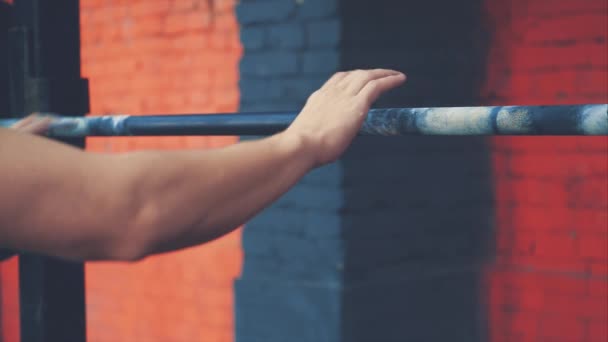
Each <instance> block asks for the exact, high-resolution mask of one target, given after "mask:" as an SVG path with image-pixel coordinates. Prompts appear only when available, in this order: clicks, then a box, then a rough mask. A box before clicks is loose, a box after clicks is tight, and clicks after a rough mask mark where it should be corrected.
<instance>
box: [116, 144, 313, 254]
mask: <svg viewBox="0 0 608 342" xmlns="http://www.w3.org/2000/svg"><path fill="white" fill-rule="evenodd" d="M308 152H309V151H307V146H306V144H305V143H304V142H303V141H302V140H301V139H300V138H297V137H294V136H285V135H284V134H279V135H275V136H273V137H270V138H267V139H262V140H258V141H252V142H245V143H240V144H236V145H233V146H230V147H227V148H223V149H217V150H209V151H189V152H167V153H141V154H138V155H133V156H131V159H130V160H131V163H132V164H131V165H132V167H131V170H130V172H129V173H130V174H131V177H134V180H133V182H134V183H135V184H137V186H136V189H137V190H136V191H135V192H134V194H133V196H134V198H133V201H139V202H140V203H141V204H142V205H141V207H140V214H139V216H140V218H139V219H138V220H136V221H137V222H140V224H138V225H135V226H134V227H133V228H132V229H134V231H133V230H132V231H131V232H130V237H129V239H125V241H129V243H131V244H137V245H138V246H139V247H138V248H136V249H138V251H135V252H134V253H135V254H138V255H140V256H141V255H147V254H151V253H158V252H162V251H168V250H174V249H178V248H182V247H187V246H192V245H196V244H200V243H202V242H206V241H210V240H212V239H214V238H217V237H219V236H221V235H224V234H226V233H228V232H230V231H232V230H233V229H235V228H236V227H238V226H239V225H241V224H243V223H245V222H246V221H247V220H248V219H249V218H251V217H252V216H253V215H255V214H256V213H258V212H259V211H260V210H262V209H263V208H264V207H266V206H267V205H269V204H270V203H271V202H273V201H274V200H276V199H277V198H278V197H279V196H280V195H281V194H283V193H284V192H285V191H287V189H289V188H290V187H291V186H292V185H293V184H294V183H295V182H297V180H298V179H300V178H301V177H302V176H303V175H304V174H305V173H306V172H308V171H309V170H310V168H311V167H312V165H313V160H312V158H311V157H310V153H308Z"/></svg>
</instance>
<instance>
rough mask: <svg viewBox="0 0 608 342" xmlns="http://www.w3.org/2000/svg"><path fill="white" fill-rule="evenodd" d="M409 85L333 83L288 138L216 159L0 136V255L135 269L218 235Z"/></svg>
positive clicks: (389, 75)
mask: <svg viewBox="0 0 608 342" xmlns="http://www.w3.org/2000/svg"><path fill="white" fill-rule="evenodd" d="M404 79H405V77H404V76H403V75H402V74H399V73H396V72H394V71H389V70H373V71H357V72H351V73H339V74H336V75H335V76H334V77H332V78H331V79H330V80H329V81H328V82H327V83H326V84H325V85H324V86H323V87H322V88H321V89H320V90H319V91H317V92H315V93H314V94H313V95H312V96H311V98H310V99H309V101H308V102H307V104H306V106H305V107H304V109H303V110H302V112H301V114H300V115H299V116H298V117H297V118H296V120H295V121H294V123H293V124H292V125H291V126H290V127H289V128H288V129H287V130H286V131H284V132H282V133H279V134H276V135H274V136H271V137H268V138H266V139H261V140H258V141H251V142H245V143H240V144H236V145H233V146H229V147H226V148H223V149H216V150H207V151H182V152H134V153H127V154H121V155H106V154H94V153H85V152H83V151H81V150H78V149H75V148H72V147H69V146H66V145H63V144H60V143H57V142H52V141H49V140H46V139H43V138H40V137H34V136H30V135H26V134H21V133H17V132H12V131H9V130H1V131H0V161H2V167H0V187H1V188H2V189H3V190H2V191H1V192H0V247H6V248H11V249H18V250H27V251H35V252H38V253H44V254H49V255H55V256H59V257H63V258H68V259H75V260H98V259H118V260H136V259H139V258H142V257H144V256H147V255H149V254H154V253H159V252H164V251H170V250H176V249H180V248H184V247H188V246H192V245H196V244H200V243H204V242H207V241H210V240H212V239H214V238H217V237H219V236H222V235H224V234H226V233H228V232H230V231H231V230H233V229H234V228H235V227H237V226H239V225H240V224H242V223H244V222H246V221H247V220H248V219H249V218H251V217H252V216H253V215H255V214H256V213H258V212H259V211H260V210H262V209H263V208H264V207H266V206H267V205H269V204H270V203H271V202H273V201H274V200H276V199H277V198H278V197H279V196H280V195H281V194H283V193H284V192H285V191H287V190H288V189H289V188H290V187H291V186H293V184H295V183H296V182H297V181H298V180H299V179H300V178H301V177H302V176H303V175H304V174H306V173H307V172H308V171H309V170H311V169H312V168H314V167H317V166H320V165H323V164H325V163H328V162H331V161H334V160H335V159H337V158H338V157H339V156H340V155H341V154H342V153H343V151H344V150H345V149H346V148H347V146H348V145H349V144H350V142H351V140H352V139H353V138H354V136H355V135H356V133H357V132H358V130H359V128H360V127H361V124H362V122H363V120H364V118H365V114H366V113H367V111H368V110H369V107H370V105H371V104H372V103H373V102H374V101H375V100H376V99H377V98H378V96H380V94H381V93H383V92H384V91H386V90H389V89H391V88H394V87H395V86H397V85H399V84H401V83H402V82H403V81H404Z"/></svg>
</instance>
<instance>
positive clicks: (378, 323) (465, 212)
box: [235, 0, 493, 341]
mask: <svg viewBox="0 0 608 342" xmlns="http://www.w3.org/2000/svg"><path fill="white" fill-rule="evenodd" d="M255 2H256V1H247V2H246V3H249V4H247V5H245V2H243V3H241V5H239V7H241V6H242V8H239V10H238V11H240V12H239V13H241V14H240V15H242V16H247V15H248V14H247V13H246V12H247V11H248V10H250V9H251V8H254V7H255V6H254V5H252V4H251V3H255ZM259 2H262V1H259ZM473 5H474V3H470V4H469V3H467V4H466V6H462V5H459V6H452V7H454V10H457V11H459V12H458V15H456V16H454V17H453V18H452V19H451V21H449V24H450V25H454V26H456V27H458V30H457V31H458V32H453V31H452V32H451V34H452V39H456V40H457V41H456V42H454V41H451V44H453V45H458V43H460V44H467V43H468V41H467V40H468V39H470V37H471V34H472V29H474V28H475V26H473V25H472V23H470V21H467V20H468V19H471V18H476V17H475V16H474V15H472V14H469V11H474V10H475V8H472V7H473ZM388 8H390V9H391V10H390V11H387V9H388ZM433 9H434V7H432V6H422V7H420V6H419V5H415V6H414V5H411V4H405V3H398V4H397V3H395V2H394V1H393V2H391V1H380V2H375V3H374V6H369V3H368V2H365V1H348V2H340V4H339V6H338V2H335V1H311V0H305V1H302V2H296V6H295V10H294V11H293V12H291V13H290V14H289V15H288V16H287V17H286V18H285V19H284V20H282V21H280V20H278V19H276V18H277V17H273V19H268V20H266V21H256V22H255V23H254V22H251V23H250V22H247V23H243V22H241V24H242V26H241V40H242V44H243V46H244V47H245V51H244V58H243V62H242V63H241V80H240V87H241V94H242V96H241V110H243V111H252V110H273V109H278V108H284V109H292V110H293V109H295V108H300V107H301V106H302V104H303V103H304V101H305V99H306V98H307V97H308V95H309V94H310V93H311V92H312V91H314V90H316V88H317V87H318V86H319V85H321V84H322V82H323V81H324V79H326V78H327V77H328V76H329V75H331V74H332V73H333V72H335V71H337V70H340V69H352V68H363V67H370V66H374V67H395V68H399V69H402V70H404V71H407V72H409V71H410V70H411V71H412V73H413V74H414V77H415V78H414V79H415V80H416V81H417V82H425V81H426V82H427V84H431V82H429V81H430V80H435V79H436V80H441V81H440V82H438V83H440V84H432V85H431V86H424V87H425V89H424V90H420V91H419V93H418V94H417V95H413V96H408V95H407V94H408V90H410V89H413V88H414V86H411V87H406V88H405V89H401V90H400V91H398V92H394V93H392V94H390V95H389V96H387V97H386V98H385V99H384V100H383V101H382V102H380V103H379V104H378V106H408V105H409V106H414V105H422V104H424V103H429V102H425V101H430V99H433V103H434V105H442V104H445V105H448V104H452V105H456V104H463V105H464V104H469V105H470V104H472V103H473V101H474V100H475V99H474V98H473V94H475V93H476V90H474V88H475V87H476V85H477V83H478V82H477V80H476V79H473V78H471V77H469V78H467V79H465V80H463V79H461V80H459V82H450V81H449V78H450V77H451V75H453V74H454V73H462V70H463V69H467V70H472V69H474V68H473V67H472V66H471V64H472V63H477V61H478V59H476V58H477V54H478V51H476V50H473V51H465V50H464V48H461V49H454V50H452V51H449V50H446V49H442V48H441V47H440V46H439V44H440V43H441V42H439V43H437V44H434V43H432V40H433V39H435V38H436V37H435V36H433V35H428V36H425V37H424V38H420V35H419V34H418V35H407V34H405V35H406V38H404V39H402V40H400V41H399V43H398V44H395V41H394V39H393V40H389V39H387V37H394V35H395V32H399V33H400V35H401V32H407V31H406V30H408V29H410V28H416V29H417V30H418V32H424V31H426V30H428V29H430V28H434V27H435V26H436V25H437V24H439V23H440V22H441V20H445V19H446V18H444V17H441V18H438V19H435V21H431V22H428V21H425V20H423V18H425V15H426V14H428V13H432V10H433ZM407 11H410V13H411V16H412V18H417V19H416V20H413V22H411V21H403V20H400V18H401V14H400V13H404V12H407ZM387 15H388V16H389V17H388V18H387V17H386V16H387ZM460 17H462V18H460ZM441 23H443V24H445V22H441ZM461 26H464V27H465V28H464V29H461V28H460V27H461ZM296 27H297V28H296ZM363 27H364V28H365V29H362V28H363ZM301 29H303V30H304V32H305V37H306V39H305V42H304V45H303V46H300V45H299V43H300V38H299V37H300V33H299V32H300V30H301ZM277 30H282V31H283V32H282V33H281V34H277V33H276V31H277ZM260 32H263V33H265V36H260ZM277 36H278V37H288V36H291V39H292V40H293V41H294V42H297V43H298V46H300V47H299V48H297V49H296V48H293V47H292V46H288V45H286V44H279V43H278V41H279V40H278V39H277V38H276V37H277ZM271 37H275V38H271ZM459 37H460V38H459ZM248 39H251V40H252V41H248ZM260 44H265V45H262V46H260ZM420 44H422V46H423V47H422V48H418V49H417V51H416V53H412V52H411V48H412V47H415V46H419V45H420ZM260 53H263V54H265V55H266V56H282V55H286V54H288V53H291V54H293V55H294V56H296V59H295V60H296V62H297V63H296V66H297V68H295V71H294V70H292V72H289V73H288V72H283V73H278V72H275V73H271V72H266V71H265V72H253V71H255V70H260V69H262V70H265V69H266V68H269V67H270V66H274V65H275V64H279V65H280V63H279V62H277V61H276V60H274V61H272V62H268V61H264V60H263V58H258V56H259V55H260ZM442 54H443V55H442ZM446 54H447V56H445V55H446ZM428 55H435V56H437V57H435V58H433V59H429V58H428ZM249 56H251V58H250V57H249ZM275 58H278V57H275ZM440 58H443V59H442V61H443V62H444V64H443V65H442V68H443V71H445V72H446V73H445V74H444V75H441V73H440V72H438V71H437V70H434V68H433V67H431V66H429V65H428V64H425V59H426V60H430V61H432V62H434V61H436V60H439V59H440ZM429 63H430V62H429ZM421 65H422V66H425V68H424V69H422V71H419V72H418V67H419V66H421ZM479 70H481V71H483V65H482V64H480V67H479ZM472 74H473V72H469V75H472ZM417 84H418V83H417ZM463 88H464V89H466V90H464V91H463ZM433 92H434V93H433ZM465 92H468V95H467V97H464V96H463V95H462V94H464V93H465ZM454 93H456V94H460V96H455V95H454ZM273 99H274V100H273ZM488 152H489V149H488V148H487V146H486V145H485V143H484V140H483V139H466V138H465V139H457V141H453V140H449V139H444V138H439V139H437V138H433V139H430V138H403V139H399V140H396V139H392V140H390V141H389V140H387V139H377V138H373V137H368V138H359V139H357V141H356V142H355V143H354V144H353V146H352V147H351V148H350V149H349V151H348V152H347V153H346V155H345V156H344V158H342V159H341V160H340V161H339V162H337V163H334V164H332V165H329V166H327V167H325V168H322V169H320V170H317V171H315V172H313V173H311V174H310V175H308V176H307V177H305V178H304V179H303V180H302V181H301V182H299V184H298V185H297V186H296V187H294V188H293V189H292V190H290V191H289V192H288V193H287V194H285V195H284V196H282V197H281V198H280V199H279V201H278V202H277V203H275V204H274V205H273V206H272V207H271V208H269V209H268V210H266V211H265V212H264V213H262V214H261V215H259V216H258V217H256V218H254V219H253V220H252V221H251V222H249V223H248V224H247V227H246V229H245V230H244V233H243V248H244V253H245V255H246V258H245V263H244V266H243V273H242V277H241V278H240V279H239V280H238V281H237V283H236V287H235V289H236V300H237V301H236V317H237V332H236V334H237V341H285V340H297V341H299V340H302V341H312V340H315V341H369V340H374V341H394V340H399V339H405V338H410V339H413V340H415V339H421V338H422V339H424V338H427V339H430V338H435V339H438V338H439V339H440V338H442V337H447V336H449V337H451V338H453V339H455V340H471V339H473V340H482V338H483V336H484V329H482V327H484V325H483V324H481V323H480V321H481V320H482V316H481V314H482V312H483V311H482V304H481V302H480V297H479V296H478V292H479V289H480V287H481V282H480V279H481V273H480V271H479V269H480V265H481V263H482V262H483V259H484V257H485V255H487V250H486V249H487V245H488V241H489V239H490V234H489V232H490V230H491V225H492V215H491V211H492V207H491V202H492V200H493V193H492V191H491V184H490V181H491V172H490V170H491V169H490V158H489V156H488ZM446 170H450V171H449V172H446ZM455 194H457V195H455ZM438 213H440V214H438ZM260 284H264V286H262V285H260ZM433 285H434V286H433ZM313 289H314V291H313ZM425 305H427V306H428V307H425ZM336 306H337V308H338V309H337V310H336V309H335V307H336ZM329 307H334V309H331V310H329V309H328V308H329ZM441 309H443V311H441ZM439 311H441V313H438V312H439ZM463 312H466V313H467V314H465V315H463V314H462V313H463ZM312 313H314V315H313V314H312ZM469 313H470V315H469ZM437 315H439V316H441V317H440V319H432V317H433V316H435V317H439V316H437ZM313 316H316V317H317V319H313V318H312V317H313ZM471 317H474V318H475V319H471ZM279 318H280V321H281V326H277V324H276V322H277V321H278V319H279ZM423 323H424V324H423ZM430 325H434V326H435V327H436V329H435V330H433V331H430V330H429V327H430Z"/></svg>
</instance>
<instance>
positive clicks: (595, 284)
mask: <svg viewBox="0 0 608 342" xmlns="http://www.w3.org/2000/svg"><path fill="white" fill-rule="evenodd" d="M588 286H589V289H588V292H589V295H590V296H591V297H592V298H595V299H597V300H599V301H602V300H603V301H604V302H605V303H608V281H607V280H605V279H590V280H589V282H588Z"/></svg>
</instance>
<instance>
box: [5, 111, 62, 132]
mask: <svg viewBox="0 0 608 342" xmlns="http://www.w3.org/2000/svg"><path fill="white" fill-rule="evenodd" d="M52 122H53V117H51V116H48V115H47V116H45V115H40V114H38V113H34V114H30V115H29V116H27V117H25V118H24V119H22V120H19V121H18V122H17V123H16V124H14V125H12V126H11V128H12V129H15V130H17V131H19V132H23V133H30V134H40V135H43V134H45V133H46V132H47V131H48V129H49V126H50V125H51V123H52Z"/></svg>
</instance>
